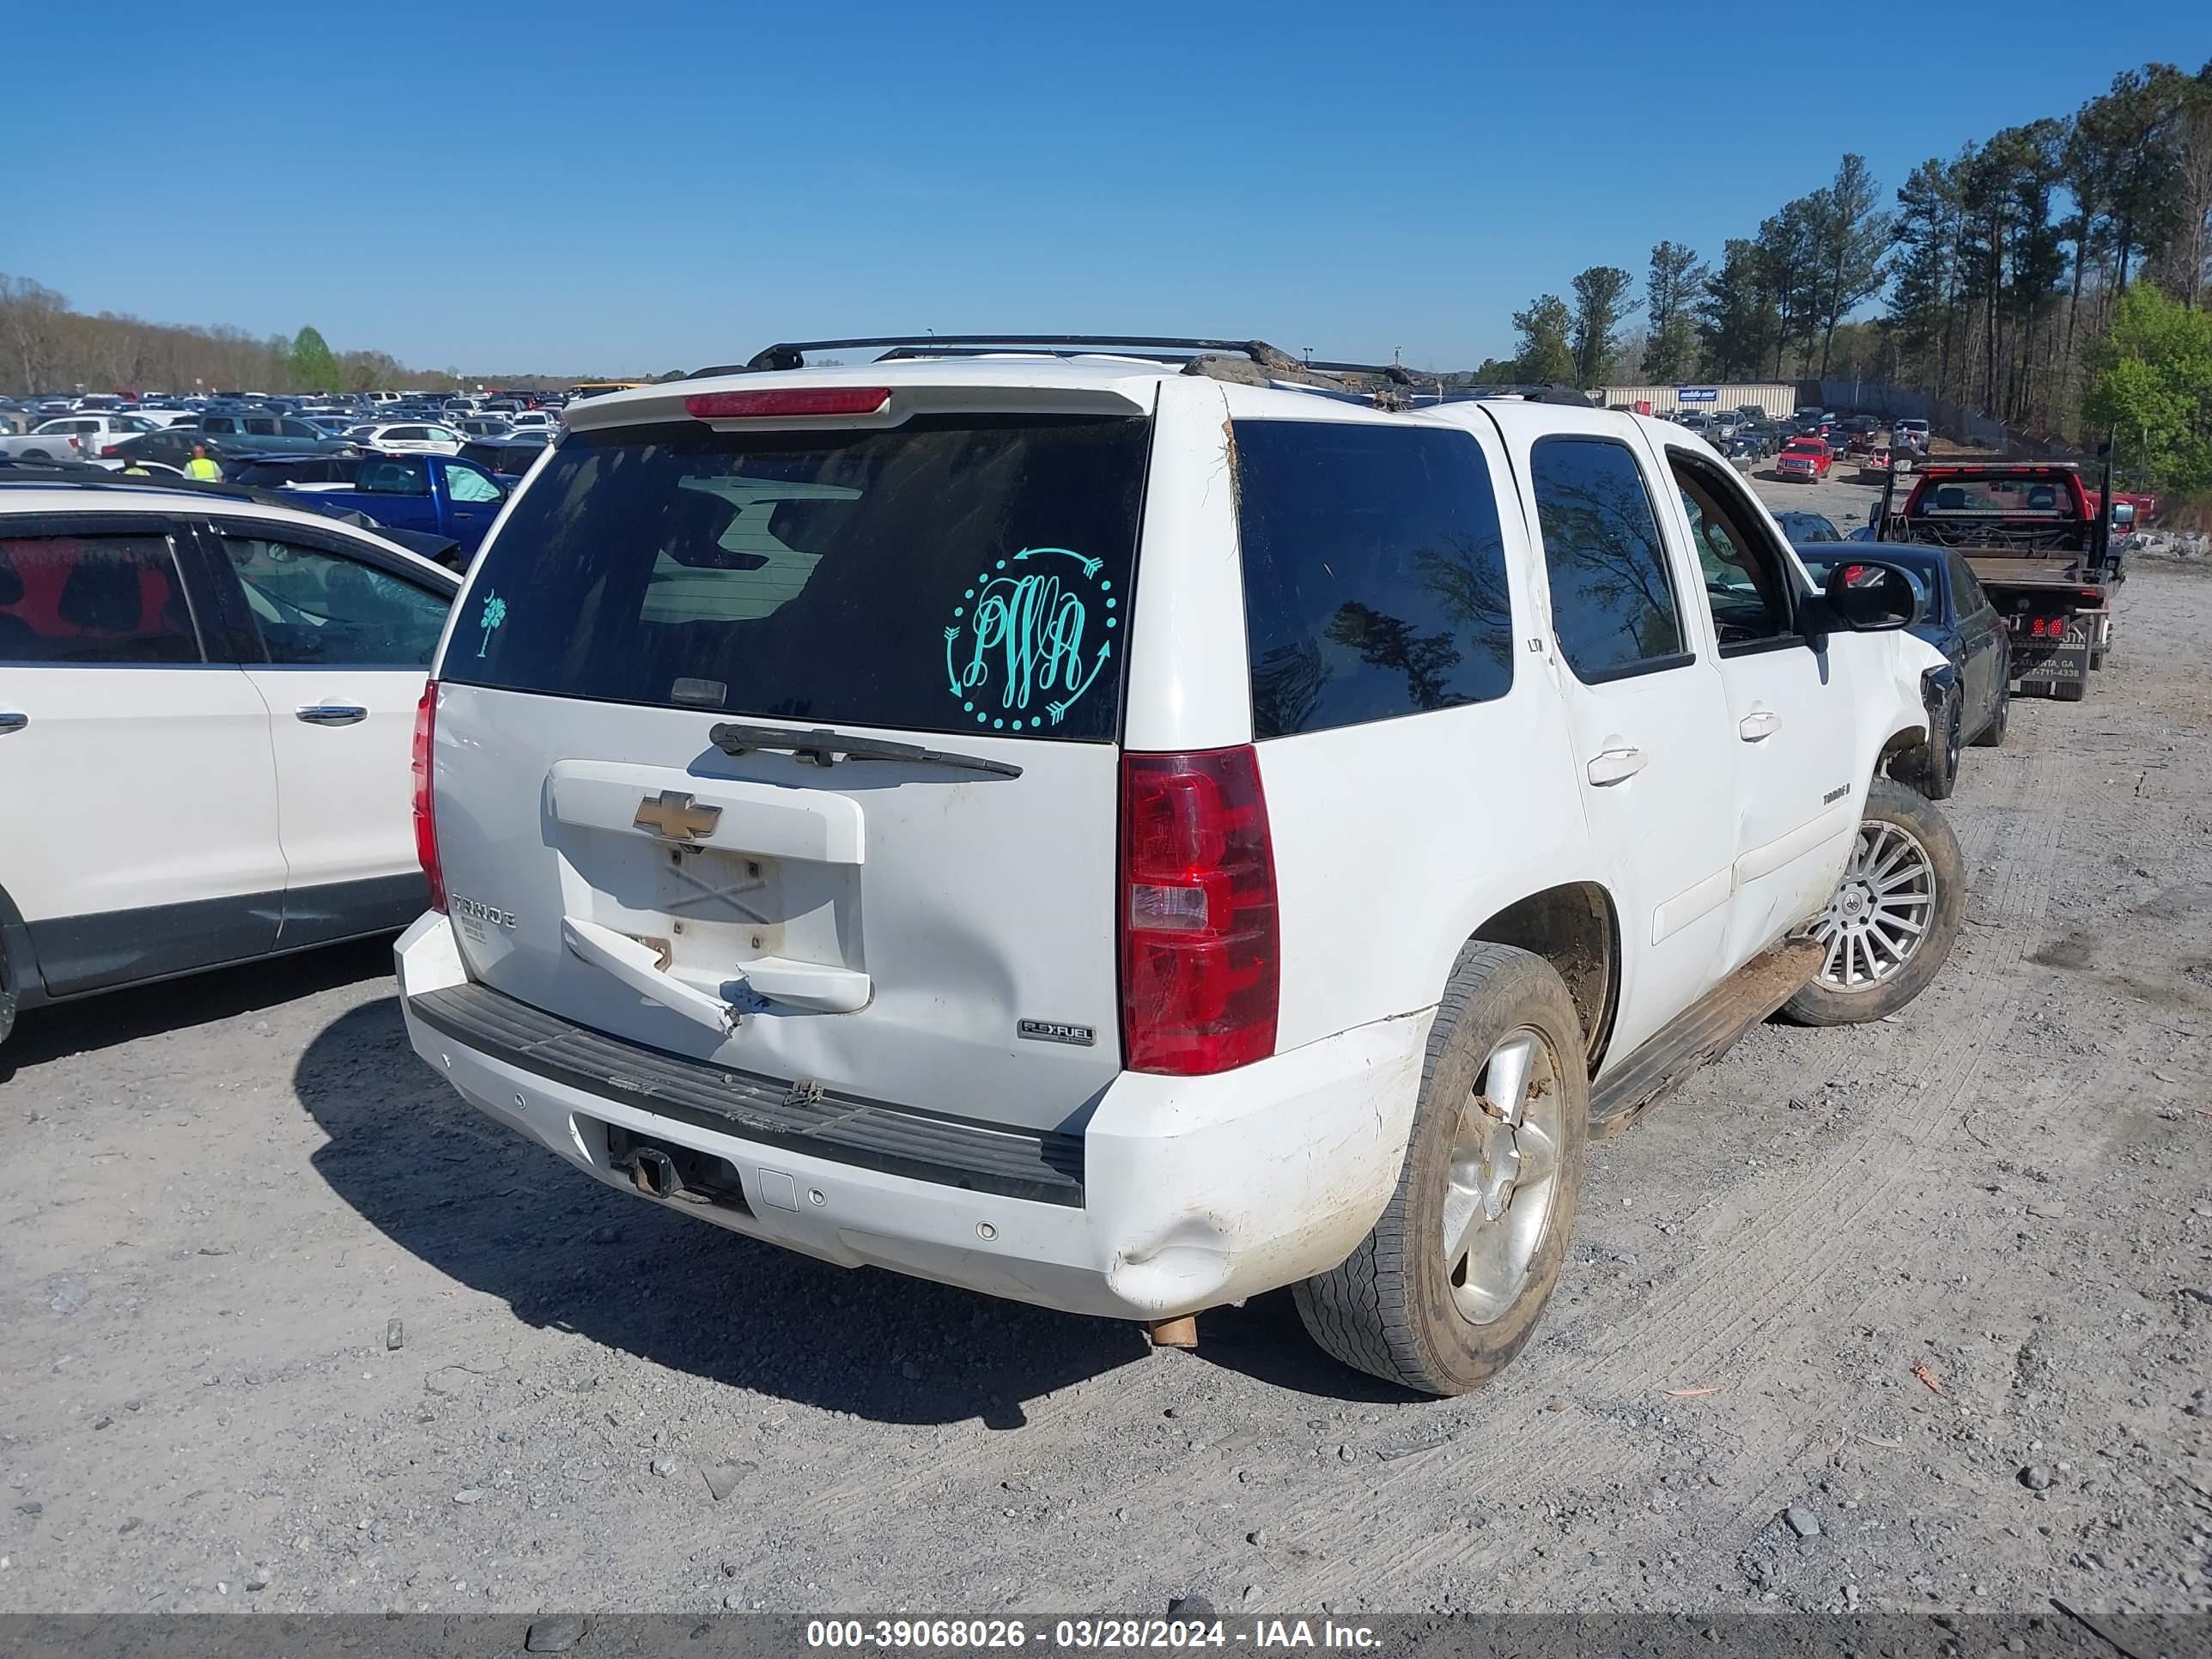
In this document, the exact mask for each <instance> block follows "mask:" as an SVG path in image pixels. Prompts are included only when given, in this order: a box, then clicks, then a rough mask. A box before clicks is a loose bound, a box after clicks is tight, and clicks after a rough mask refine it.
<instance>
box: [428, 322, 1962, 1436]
mask: <svg viewBox="0 0 2212 1659" xmlns="http://www.w3.org/2000/svg"><path fill="white" fill-rule="evenodd" d="M833 344H835V345H836V346H838V347H839V348H840V349H846V350H850V349H853V348H854V347H856V346H874V345H880V344H884V342H865V341H864V342H849V341H848V342H837V343H833ZM1122 344H1123V345H1124V346H1125V347H1126V348H1127V349H1126V350H1125V351H1124V352H1122V353H1121V355H1115V349H1114V348H1112V347H1110V346H1097V347H1095V348H1094V347H1093V346H1092V345H1091V343H1088V342H1083V343H1073V348H1074V349H1069V343H1063V344H1062V346H1061V348H1060V349H1057V350H1042V349H1029V350H1024V349H1012V348H1010V349H999V343H988V342H972V341H971V342H968V343H965V344H964V346H958V347H949V346H947V345H946V344H945V343H941V342H936V343H929V344H927V345H909V346H907V347H903V348H900V349H893V350H892V351H890V353H889V354H888V355H887V356H885V357H884V358H882V359H879V360H878V361H874V362H866V363H865V364H863V365H861V366H858V367H835V368H831V367H824V368H806V367H805V364H804V354H805V350H806V349H808V348H804V347H779V348H775V349H771V350H770V351H769V352H766V353H763V355H762V356H761V357H759V358H757V359H756V360H755V362H754V363H753V364H752V365H750V366H748V368H746V369H744V370H738V371H720V370H715V371H708V372H707V373H706V374H704V375H703V376H697V377H694V378H692V379H691V380H688V381H683V382H678V383H674V384H670V385H663V386H651V387H645V388H641V389H639V390H636V391H634V392H625V393H620V394H617V395H614V396H610V397H605V398H593V399H592V400H590V401H589V402H586V403H581V404H574V405H572V406H571V407H570V409H569V410H568V421H567V429H566V431H565V432H564V433H563V434H562V437H561V439H560V441H559V443H558V445H557V447H556V448H555V449H554V451H553V452H552V453H551V454H550V456H549V457H548V458H547V459H546V460H545V461H544V463H543V464H542V465H540V466H539V467H538V469H537V470H536V471H535V472H534V473H533V474H532V477H531V479H530V481H529V482H528V483H526V485H525V486H524V487H523V488H522V489H520V490H519V491H518V492H517V493H516V495H515V496H514V498H513V501H512V502H511V503H510V505H509V506H508V507H507V509H506V512H505V513H504V515H503V517H502V519H501V522H500V524H499V525H498V526H496V527H495V530H494V532H493V533H492V535H491V537H490V538H489V541H488V542H487V543H486V545H485V550H484V552H483V556H481V557H480V558H479V559H478V560H477V563H476V565H475V567H474V568H473V570H472V572H471V575H470V579H469V582H468V585H467V587H466V589H465V593H464V595H463V598H462V599H461V601H460V602H459V604H458V605H456V606H455V607H454V611H453V621H452V623H450V625H449V627H448V629H447V637H446V639H445V641H444V643H443V646H442V647H441V652H440V654H439V657H438V659H437V665H436V668H435V673H434V676H433V680H432V684H431V685H430V688H429V690H428V692H427V693H426V695H425V697H424V700H423V704H422V714H421V718H420V722H419V725H418V727H417V730H416V829H417V834H418V839H419V842H420V847H421V851H422V860H423V862H424V865H425V866H426V867H427V869H428V872H429V875H430V881H431V885H432V890H433V893H434V895H435V902H436V907H437V908H436V909H435V912H434V913H432V914H430V915H425V916H424V917H422V920H421V921H418V922H417V923H416V925H415V926H414V927H412V928H411V929H410V930H409V932H408V933H406V934H405V935H404V938H403V939H401V941H400V943H399V945H398V972H399V978H400V983H401V988H402V990H403V992H404V997H403V1003H404V1010H405V1015H406V1020H407V1025H408V1029H409V1031H410V1036H411V1038H412V1041H413V1042H414V1044H415V1046H416V1048H417V1050H418V1051H419V1052H420V1053H421V1054H422V1055H423V1057H424V1058H425V1059H426V1060H428V1062H429V1063H430V1064H431V1065H432V1066H434V1067H435V1069H436V1070H437V1071H438V1072H439V1073H441V1074H442V1075H443V1076H445V1077H446V1078H447V1079H449V1080H450V1081H451V1082H452V1083H453V1085H454V1086H455V1087H456V1088H458V1089H459V1091H460V1092H461V1093H462V1094H463V1095H464V1096H465V1097H466V1098H467V1099H469V1100H470V1101H471V1102H472V1103H475V1104H476V1105H477V1106H478V1107H480V1108H482V1109H483V1110H485V1111H486V1112H488V1113H489V1114H491V1115H493V1116H494V1117H495V1118H497V1119H499V1120H500V1121H503V1122H506V1123H507V1124H509V1125H511V1126H512V1127H514V1128H516V1129H518V1130H520V1132H522V1133H525V1134H527V1135H530V1136H532V1137H533V1138H534V1139H537V1140H538V1141H540V1142H542V1143H543V1144H544V1146H547V1147H548V1148H550V1149H551V1150H552V1151H553V1152H556V1153H558V1154H559V1155H560V1156H562V1158H567V1159H568V1160H569V1161H570V1162H571V1163H573V1164H576V1165H577V1166H578V1167H579V1168H580V1169H583V1170H588V1171H589V1172H591V1173H592V1174H593V1175H595V1176H599V1178H600V1179H602V1180H605V1181H608V1182H618V1183H620V1184H623V1185H624V1186H627V1187H630V1188H635V1190H636V1191H638V1192H639V1193H641V1194H645V1195H647V1197H649V1198H650V1199H651V1200H653V1201H656V1202H659V1203H664V1204H671V1205H676V1206H682V1207H684V1208H685V1209H687V1210H688V1211H689V1212H690V1213H692V1214H695V1215H696V1216H698V1217H700V1218H702V1219H706V1220H709V1221H713V1222H716V1223H718V1224H720V1225H722V1226H725V1227H727V1228H730V1229H732V1230H733V1231H738V1232H742V1233H745V1234H748V1235H750V1236H752V1237H757V1238H762V1239H767V1240H770V1241H773V1242H775V1243H779V1244H783V1245H787V1246H788V1247H790V1248H792V1249H798V1250H803V1251H805V1252H807V1253H809V1254H811V1255H817V1256H819V1257H822V1258H823V1259H825V1260H828V1261H834V1262H838V1263H842V1264H843V1265H846V1266H848V1267H849V1266H858V1265H860V1264H862V1263H866V1264H870V1265H873V1266H877V1267H890V1268H895V1269H897V1270H898V1271H900V1272H902V1273H916V1274H921V1275H923V1276H925V1277H927V1278H931V1279H940V1280H944V1281H946V1282H949V1283H951V1284H955V1285H965V1286H968V1287H970V1288H972V1289H974V1290H977V1291H987V1292H989V1293H991V1294H994V1295H999V1296H1006V1297H1018V1298H1020V1299H1023V1300H1025V1301H1030V1302H1036V1303H1041V1304H1046V1305H1048V1306H1051V1307H1055V1308H1061V1309H1066V1310H1074V1311H1078V1312H1082V1313H1087V1314H1095V1315H1101V1316H1109V1317H1118V1318H1123V1319H1130V1320H1136V1321H1141V1322H1145V1323H1146V1324H1147V1325H1149V1326H1151V1327H1152V1328H1154V1331H1155V1334H1156V1336H1157V1337H1158V1339H1159V1340H1170V1341H1180V1340H1187V1336H1186V1334H1187V1332H1188V1324H1187V1322H1186V1320H1185V1316H1189V1315H1192V1314H1194V1313H1196V1312H1199V1311H1200V1310H1205V1309H1206V1308H1209V1307H1213V1306H1218V1305H1220V1304H1225V1303H1230V1302H1233V1301H1236V1300H1237V1299H1239V1298H1242V1297H1249V1296H1252V1295H1254V1294H1255V1293H1257V1292H1260V1291H1268V1290H1272V1289H1275V1288H1277V1287H1279V1286H1283V1285H1293V1286H1295V1287H1296V1298H1297V1306H1298V1308H1299V1310H1300V1312H1301V1313H1302V1315H1303V1316H1304V1320H1305V1322H1306V1324H1307V1326H1308V1328H1310V1331H1311V1332H1312V1334H1313V1335H1314V1336H1315V1337H1316V1339H1317V1340H1319V1341H1320V1342H1321V1343H1322V1346H1325V1347H1326V1348H1328V1350H1329V1351H1330V1352H1333V1353H1334V1354H1335V1355H1337V1356H1338V1357H1340V1358H1342V1359H1344V1360H1345V1361H1346V1362H1348V1363H1350V1364H1353V1365H1356V1366H1359V1367H1363V1368H1364V1369H1366V1370H1370V1371H1372V1372H1375V1373H1376V1374H1377V1375H1380V1376H1384V1377H1388V1378H1392V1379H1395V1380H1396V1381H1398V1382H1400V1383H1404V1384H1406V1385H1408V1386H1410V1387H1413V1388H1415V1389H1425V1390H1430V1391H1433V1392H1437V1393H1455V1392H1459V1391H1461V1390H1464V1389H1468V1388H1471V1387H1473V1386H1474V1385H1475V1384H1477V1383H1480V1382H1482V1381H1483V1380H1484V1379H1485V1378H1486V1377H1487V1376H1490V1375H1491V1374H1492V1372H1494V1371H1495V1370H1497V1369H1498V1367H1499V1366H1501V1365H1502V1364H1504V1362H1505V1361H1506V1360H1508V1359H1509V1358H1511V1356H1512V1355H1513V1354H1514V1353H1515V1352H1516V1351H1517V1350H1518V1349H1519V1348H1520V1347H1521V1346H1522V1344H1523V1343H1524V1342H1526V1341H1527V1340H1528V1336H1529V1334H1530V1331H1531V1330H1532V1328H1534V1323H1535V1321H1536V1319H1537V1317H1538V1316H1539V1314H1540V1313H1541V1309H1542V1307H1543V1304H1544V1302H1545V1300H1546V1297H1547V1296H1548V1295H1549V1293H1550V1291H1551V1290H1552V1287H1553V1283H1554V1281H1555V1280H1556V1279H1557V1277H1558V1275H1559V1268H1560V1264H1561V1261H1562V1259H1563V1256H1564V1254H1565V1248H1566V1243H1567V1236H1568V1231H1569V1229H1570V1226H1571V1221H1572V1218H1573V1214H1574V1209H1575V1198H1576V1192H1577V1185H1578V1182H1579V1179H1580V1176H1581V1171H1582V1165H1583V1147H1584V1144H1585V1141H1586V1139H1587V1138H1588V1137H1589V1136H1590V1135H1592V1134H1597V1133H1605V1132H1607V1130H1609V1129H1612V1128H1615V1127H1621V1126H1623V1125H1625V1124H1626V1123H1627V1122H1628V1121H1630V1120H1631V1119H1632V1117H1633V1115H1635V1114H1636V1113H1638V1111H1640V1110H1641V1109H1643V1108H1644V1106H1645V1105H1647V1104H1648V1103H1650V1102H1651V1101H1652V1100H1653V1099H1655V1098H1656V1097H1657V1096H1658V1095H1660V1094H1661V1093H1662V1091H1664V1090H1665V1089H1666V1088H1667V1087H1668V1085H1669V1084H1670V1083H1671V1082H1672V1081H1673V1080H1674V1079H1676V1078H1677V1077H1678V1076H1679V1075H1680V1074H1681V1073H1683V1072H1684V1071H1685V1070H1686V1068H1687V1067H1689V1066H1693V1065H1695V1064H1697V1063H1698V1062H1699V1061H1701V1060H1705V1059H1707V1058H1710V1057H1711V1055H1712V1054H1716V1053H1717V1052H1718V1051H1719V1050H1720V1049H1722V1048H1725V1047H1726V1046H1727V1044H1728V1043H1729V1042H1730V1041H1731V1040H1733V1038H1734V1037H1735V1036H1736V1035H1737V1034H1738V1033H1740V1032H1741V1030H1743V1029H1744V1028H1745V1027H1746V1026H1747V1025H1748V1024H1751V1023H1753V1022H1754V1021H1756V1020H1758V1019H1759V1018H1765V1017H1766V1016H1767V1015H1769V1014H1771V1013H1773V1012H1776V1011H1777V1010H1778V1009H1783V1008H1786V1010H1787V1012H1789V1013H1790V1014H1791V1015H1793V1016H1795V1017H1796V1018H1800V1019H1802V1020H1805V1021H1808V1022H1812V1023H1814V1024H1826V1023H1836V1022H1845V1021H1856V1020H1863V1019H1869V1018H1877V1017H1879V1016H1880V1015H1881V1014H1884V1013H1887V1012H1889V1011H1890V1010H1892V1009H1894V1008H1896V1007H1898V1006H1900V1005H1901V1004H1903V1003H1905V1002H1906V1001H1908V1000H1910V999H1911V998H1912V997H1913V996H1914V995H1915V994H1917V993H1918V991H1919V990H1920V989H1921V987H1923V986H1924V985H1925V984H1926V983H1927V982H1928V981H1929V979H1930V978H1932V977H1933V975H1935V974H1936V972H1937V970H1938V969H1940V967H1941V965H1942V962H1943V960H1944V957H1945V956H1946V955H1947V954H1948V951H1949V950H1950V947H1951V944H1952V941H1953V939H1954V936H1955V933H1956V932H1957V929H1958V927H1959V921H1960V908H1961V903H1962V900H1963V891H1962V889H1963V884H1964V871H1963V866H1962V864H1961V860H1960V853H1959V850H1958V847H1957V844H1956V842H1954V839H1953V837H1952V835H1951V832H1950V830H1949V829H1948V827H1947V826H1946V824H1945V823H1944V821H1943V820H1942V817H1940V816H1939V815H1938V813H1937V812H1936V810H1935V809H1934V808H1933V807H1931V806H1930V805H1929V804H1928V803H1927V802H1926V801H1925V800H1923V799H1922V798H1921V797H1919V796H1918V795H1917V794H1915V793H1912V792H1911V791H1910V790H1908V789H1906V788H1905V787H1901V786H1900V785H1899V783H1897V782H1894V781H1891V778H1890V777H1889V775H1887V774H1889V773H1890V772H1891V771H1892V770H1893V769H1894V770H1895V772H1896V774H1897V775H1899V776H1909V775H1911V766H1912V765H1913V764H1914V763H1915V757H1916V756H1920V755H1923V752H1924V751H1923V746H1924V744H1925V740H1926V733H1927V731H1928V728H1929V715H1928V713H1927V708H1928V706H1929V701H1930V700H1931V699H1933V700H1935V701H1936V702H1937V703H1938V704H1939V705H1940V702H1941V698H1942V690H1943V687H1944V686H1945V684H1948V682H1946V681H1944V679H1943V678H1942V677H1943V676H1944V675H1945V674H1947V673H1948V669H1947V668H1946V667H1945V666H1944V665H1943V663H1942V659H1941V658H1940V657H1939V656H1938V654H1937V653H1936V652H1935V651H1934V650H1932V649H1931V648H1930V647H1927V646H1925V645H1923V644H1922V643H1920V642H1919V641H1917V640H1915V639H1914V638H1913V637H1912V636H1911V635H1910V634H1908V633H1905V632H1903V631H1901V625H1902V624H1903V623H1905V621H1906V620H1908V619H1909V618H1910V616H1911V605H1912V599H1911V587H1910V585H1909V583H1908V582H1907V581H1906V580H1905V578H1904V576H1903V575H1902V574H1900V573H1898V572H1896V571H1893V570H1891V569H1889V568H1886V567H1884V566H1882V565H1881V564H1879V563H1877V562H1874V561H1872V560H1869V562H1865V563H1863V564H1857V565H1850V566H1846V567H1840V568H1838V571H1837V573H1836V574H1835V577H1834V579H1833V580H1832V581H1831V582H1830V583H1829V584H1828V586H1827V587H1826V590H1825V591H1816V590H1815V589H1814V586H1812V584H1811V582H1810V580H1808V576H1807V574H1806V573H1805V570H1804V568H1803V567H1802V566H1801V565H1800V564H1799V562H1798V561H1797V560H1796V557H1795V556H1794V555H1793V554H1792V553H1791V552H1790V548H1789V546H1788V544H1787V543H1786V542H1785V541H1784V538H1783V537H1782V535H1781V534H1780V532H1778V529H1777V528H1776V526H1775V524H1774V521H1773V520H1771V518H1770V517H1769V516H1768V514H1767V513H1766V512H1765V509H1764V508H1762V507H1760V506H1759V503H1758V501H1756V500H1755V499H1754V498H1753V496H1752V495H1749V494H1748V493H1747V491H1746V490H1745V489H1744V487H1743V486H1742V484H1741V483H1740V482H1739V481H1738V479H1737V477H1736V475H1735V471H1734V470H1733V469H1732V468H1730V467H1729V465H1728V464H1727V463H1726V462H1725V461H1723V460H1722V459H1720V457H1719V456H1718V455H1717V454H1716V453H1714V452H1713V450H1712V449H1711V448H1710V447H1707V446H1706V445H1705V443H1704V442H1703V441H1699V439H1697V438H1695V437H1694V436H1692V435H1690V434H1688V433H1686V432H1685V431H1684V430H1683V429H1682V428H1680V427H1679V426H1674V425H1670V424H1668V423H1666V422H1659V421H1654V420H1650V419H1642V418H1638V417H1636V416H1626V415H1617V414H1608V413H1606V412H1603V411H1601V410H1594V409H1588V408H1582V407H1567V406H1564V405H1563V404H1559V403H1555V402H1549V401H1526V400H1506V399H1486V400H1482V401H1468V402H1461V403H1451V404H1441V405H1437V404H1431V405H1429V406H1425V407H1418V408H1410V409H1409V408H1406V407H1403V406H1402V400H1401V398H1397V397H1395V396H1394V395H1393V394H1392V393H1391V392H1389V391H1388V390H1387V389H1386V390H1385V391H1384V392H1382V393H1380V394H1377V395H1371V396H1370V395H1364V394H1358V393H1354V392H1347V391H1346V390H1344V389H1343V387H1344V383H1343V382H1342V381H1336V382H1334V383H1332V382H1331V381H1330V380H1328V379H1327V377H1324V376H1322V375H1320V374H1312V373H1310V372H1309V371H1308V370H1306V369H1305V368H1303V367H1302V366H1299V365H1295V364H1293V363H1291V362H1290V361H1289V360H1287V359H1284V358H1282V357H1281V356H1279V354H1274V353H1273V352H1271V351H1269V350H1268V349H1266V348H1263V347H1260V346H1257V345H1255V346H1253V347H1251V348H1249V350H1247V351H1246V352H1244V353H1242V354H1239V353H1237V352H1218V351H1214V350H1210V349H1208V350H1201V349H1199V348H1200V346H1209V347H1210V346H1213V345H1217V344H1218V343H1199V342H1183V343H1179V344H1181V345H1182V346H1184V347H1187V348H1189V349H1188V350H1187V351H1186V352H1185V353H1184V354H1183V356H1182V359H1181V360H1176V361H1164V360H1163V359H1168V358H1172V357H1174V356H1175V354H1174V352H1173V351H1172V350H1161V348H1164V347H1169V346H1170V344H1174V343H1166V342H1158V341H1144V342H1125V343H1122ZM1146 352H1156V353H1157V357H1148V356H1146Z"/></svg>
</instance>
